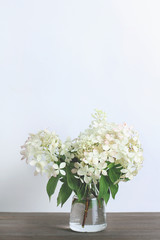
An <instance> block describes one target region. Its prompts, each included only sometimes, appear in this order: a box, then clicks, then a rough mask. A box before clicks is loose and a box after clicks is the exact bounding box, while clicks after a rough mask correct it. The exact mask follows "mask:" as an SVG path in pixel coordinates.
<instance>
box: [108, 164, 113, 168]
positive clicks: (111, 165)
mask: <svg viewBox="0 0 160 240" xmlns="http://www.w3.org/2000/svg"><path fill="white" fill-rule="evenodd" d="M114 166H115V164H114V163H110V164H109V165H108V166H107V168H112V167H114Z"/></svg>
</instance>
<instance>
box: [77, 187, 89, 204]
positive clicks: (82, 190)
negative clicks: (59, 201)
mask: <svg viewBox="0 0 160 240" xmlns="http://www.w3.org/2000/svg"><path fill="white" fill-rule="evenodd" d="M86 186H87V185H86V184H85V183H81V185H80V187H79V189H78V191H77V197H78V200H81V199H83V198H84V197H85V194H86V190H87V189H86Z"/></svg>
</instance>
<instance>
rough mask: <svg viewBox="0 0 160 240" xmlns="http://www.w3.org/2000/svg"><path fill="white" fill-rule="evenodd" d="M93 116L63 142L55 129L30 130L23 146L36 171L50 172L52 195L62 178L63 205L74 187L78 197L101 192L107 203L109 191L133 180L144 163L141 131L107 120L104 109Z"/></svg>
mask: <svg viewBox="0 0 160 240" xmlns="http://www.w3.org/2000/svg"><path fill="white" fill-rule="evenodd" d="M92 117H93V121H92V122H91V124H90V126H89V128H88V129H86V130H85V131H84V132H81V133H80V134H79V136H78V137H77V138H76V139H74V140H71V139H70V138H68V139H67V140H66V141H65V142H64V143H62V142H61V140H60V138H59V137H58V135H57V134H56V133H55V132H49V131H48V130H44V131H40V132H38V133H37V134H30V135H29V138H28V139H27V141H26V142H25V144H24V145H23V146H22V151H21V154H22V159H26V161H27V163H29V164H30V165H31V166H35V175H37V174H39V173H40V174H44V173H45V174H47V175H48V177H49V181H48V184H47V192H48V195H49V197H50V196H51V195H52V194H53V193H54V190H55V188H56V185H57V182H58V180H60V181H61V182H63V185H62V188H61V190H60V193H59V196H58V199H57V201H58V204H60V203H61V204H62V205H63V203H64V202H65V201H66V200H67V199H68V197H69V196H70V194H71V192H72V191H74V192H75V193H76V194H77V195H78V198H79V199H81V198H83V197H84V196H85V194H88V193H89V192H91V193H92V194H93V195H95V196H97V194H98V196H99V198H103V199H104V200H105V201H106V203H107V201H108V199H109V197H108V196H109V194H110V192H111V194H112V197H113V198H114V197H115V194H116V193H117V191H118V183H119V182H120V181H128V180H131V179H132V178H133V177H134V176H136V175H137V173H138V171H139V169H140V168H141V167H142V163H143V150H142V147H141V144H140V141H139V135H138V133H137V132H136V131H135V130H134V129H133V128H132V127H129V126H127V124H126V123H124V124H116V123H110V122H107V120H106V114H105V113H104V112H102V111H99V110H96V112H95V113H94V114H93V115H92ZM105 186H107V187H106V188H105ZM64 188H65V193H64ZM104 189H106V192H104ZM66 194H67V196H66ZM107 194H108V195H107Z"/></svg>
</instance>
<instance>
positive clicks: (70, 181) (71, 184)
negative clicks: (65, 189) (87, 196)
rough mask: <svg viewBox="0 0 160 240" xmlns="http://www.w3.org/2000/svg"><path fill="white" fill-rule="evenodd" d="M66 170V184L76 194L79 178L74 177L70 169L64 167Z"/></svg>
mask: <svg viewBox="0 0 160 240" xmlns="http://www.w3.org/2000/svg"><path fill="white" fill-rule="evenodd" d="M66 172H67V183H68V186H69V187H70V188H71V189H72V190H73V191H74V192H75V193H76V194H77V192H78V189H79V186H80V180H78V179H77V178H75V177H74V175H73V173H71V170H70V168H69V167H66Z"/></svg>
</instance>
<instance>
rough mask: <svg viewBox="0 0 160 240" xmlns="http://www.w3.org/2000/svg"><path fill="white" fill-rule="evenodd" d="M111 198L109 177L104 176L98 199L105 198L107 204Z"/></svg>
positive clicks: (101, 180) (100, 184)
mask: <svg viewBox="0 0 160 240" xmlns="http://www.w3.org/2000/svg"><path fill="white" fill-rule="evenodd" d="M109 197H110V191H109V183H108V181H107V177H105V176H103V175H102V176H101V178H100V182H99V195H98V199H101V198H103V199H104V201H105V203H106V204H107V202H108V200H109Z"/></svg>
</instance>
